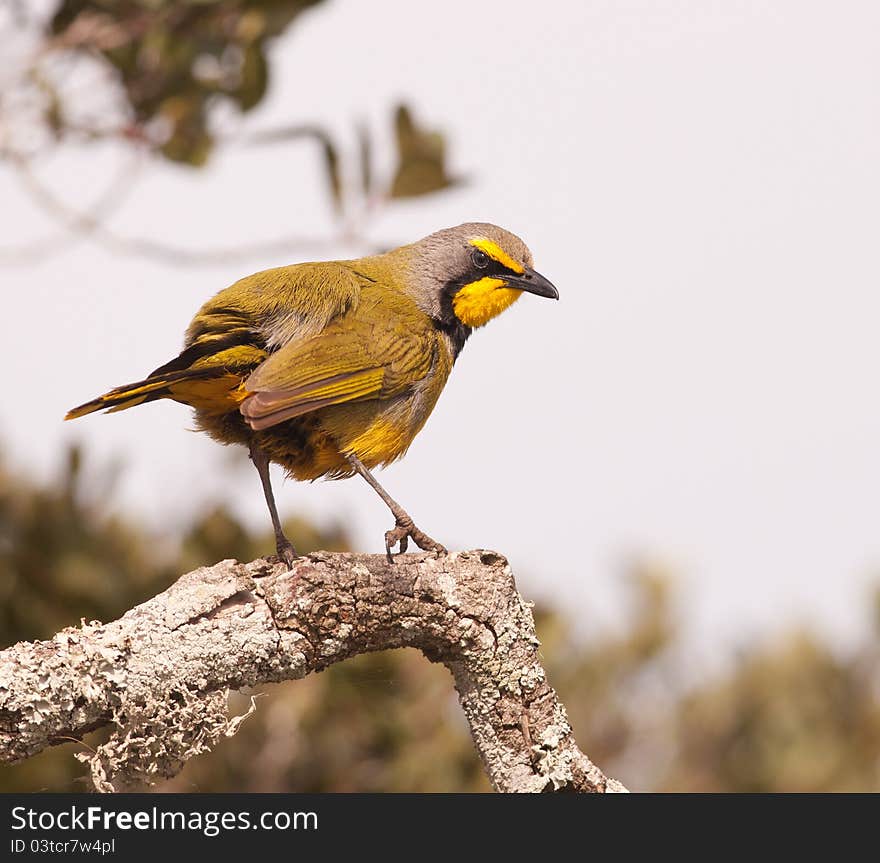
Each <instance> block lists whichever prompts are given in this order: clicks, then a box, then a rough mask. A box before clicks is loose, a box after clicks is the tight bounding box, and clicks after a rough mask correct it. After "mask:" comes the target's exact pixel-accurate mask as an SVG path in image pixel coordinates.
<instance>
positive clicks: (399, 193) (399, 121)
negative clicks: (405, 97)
mask: <svg viewBox="0 0 880 863" xmlns="http://www.w3.org/2000/svg"><path fill="white" fill-rule="evenodd" d="M395 127H396V131H397V170H396V172H395V174H394V179H393V181H392V183H391V197H392V198H414V197H417V196H419V195H427V194H429V193H430V192H439V191H440V190H441V189H448V188H449V187H450V186H453V185H455V184H456V183H458V182H460V181H459V180H457V179H455V178H453V177H450V176H449V174H448V173H447V170H446V141H445V139H444V138H443V135H441V134H440V133H439V132H435V131H431V130H428V129H425V128H422V127H421V126H418V125H417V124H416V123H415V121H414V120H413V118H412V114H411V112H410V110H409V108H408V107H407V106H406V105H399V106H398V108H397V113H396V117H395Z"/></svg>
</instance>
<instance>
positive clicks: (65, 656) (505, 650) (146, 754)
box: [0, 551, 625, 792]
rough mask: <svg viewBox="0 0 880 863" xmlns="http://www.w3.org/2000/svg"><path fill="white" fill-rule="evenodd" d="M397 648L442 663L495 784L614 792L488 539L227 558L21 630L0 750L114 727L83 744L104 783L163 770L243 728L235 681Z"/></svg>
mask: <svg viewBox="0 0 880 863" xmlns="http://www.w3.org/2000/svg"><path fill="white" fill-rule="evenodd" d="M394 647H417V648H419V649H420V650H421V651H422V652H423V653H424V654H425V655H426V656H427V657H428V658H429V659H430V660H432V661H435V662H442V663H443V664H444V665H446V667H447V668H449V670H450V671H451V672H452V675H453V677H454V679H455V687H456V689H457V690H458V695H459V699H460V701H461V705H462V708H463V710H464V712H465V715H466V716H467V719H468V721H469V723H470V727H471V732H472V734H473V738H474V743H475V744H476V747H477V750H478V751H479V753H480V756H481V758H482V760H483V764H484V765H485V767H486V771H487V772H488V774H489V777H490V779H491V781H492V784H493V785H494V787H495V788H496V789H497V790H499V791H532V792H534V791H554V790H566V791H623V790H625V789H624V788H623V786H622V785H621V784H620V783H619V782H616V781H615V780H613V779H609V778H607V777H605V776H604V775H603V774H602V772H601V771H600V770H599V769H598V768H597V767H596V766H595V765H593V764H592V762H591V761H590V760H589V759H588V758H587V756H586V755H584V754H583V753H582V752H581V751H580V750H579V749H578V747H577V744H576V743H575V741H574V737H573V735H572V731H571V727H570V725H569V723H568V718H567V716H566V712H565V708H564V707H563V705H562V704H561V703H560V702H559V700H558V699H557V697H556V693H555V692H554V691H553V689H552V688H551V686H550V685H549V683H548V682H547V680H546V675H545V672H544V669H543V667H542V666H541V662H540V659H539V655H538V647H539V642H538V639H537V638H536V636H535V629H534V621H533V619H532V614H531V611H530V610H529V607H528V606H527V605H526V604H525V602H524V601H523V600H522V597H521V596H520V595H519V593H518V592H517V590H516V585H515V583H514V580H513V576H512V574H511V571H510V567H509V566H508V564H507V561H506V560H504V558H502V557H501V556H500V555H498V554H496V553H495V552H491V551H470V552H461V553H457V554H451V555H449V556H447V557H441V558H436V557H434V556H432V555H426V554H411V555H403V556H401V557H398V558H397V561H396V563H395V564H393V565H390V564H388V562H387V561H386V559H385V557H384V555H355V554H328V553H316V554H312V555H309V556H308V557H303V558H300V559H299V560H298V561H297V562H296V565H295V567H294V569H293V570H292V571H288V570H287V569H286V567H284V566H283V565H280V564H274V563H270V562H268V561H265V560H257V561H254V562H252V563H248V564H241V563H238V562H236V561H231V560H226V561H222V562H221V563H218V564H216V565H215V566H212V567H205V568H202V569H198V570H195V571H194V572H190V573H188V574H187V575H184V576H182V577H181V578H180V579H179V580H178V581H177V582H176V583H175V584H173V585H172V586H171V587H170V588H168V590H166V591H165V592H164V593H161V594H159V595H158V596H156V597H154V598H153V599H151V600H149V601H147V602H145V603H144V604H143V605H139V606H137V607H136V608H133V609H132V610H131V611H129V612H127V613H126V614H125V615H124V616H123V617H121V618H120V619H119V620H116V621H114V622H112V623H108V624H101V623H99V622H92V623H88V624H86V623H83V625H82V626H81V627H80V628H69V629H65V630H63V631H62V632H59V633H58V634H57V635H56V636H55V637H54V638H52V639H51V640H50V641H42V642H21V643H19V644H16V645H14V646H13V647H10V648H8V649H7V650H5V651H3V652H2V653H0V760H3V761H7V762H11V761H18V760H21V759H24V758H28V757H29V756H31V755H34V754H36V753H37V752H40V751H41V750H43V749H45V748H46V747H48V746H52V745H54V744H57V743H62V742H65V741H67V740H70V739H71V738H74V739H81V738H82V736H83V735H84V734H86V733H87V732H89V731H93V730H94V729H96V728H99V727H101V726H104V725H110V726H112V734H111V737H110V740H109V741H108V742H107V743H105V744H103V745H102V746H100V747H99V748H98V749H97V750H91V751H90V752H89V753H81V754H80V755H78V757H79V758H81V759H82V760H84V761H88V762H89V763H90V767H91V775H92V780H93V782H94V784H95V786H96V787H97V788H98V789H99V790H102V791H114V790H120V789H121V788H124V787H126V786H127V785H129V784H131V783H134V782H143V781H144V780H147V781H149V779H150V778H151V777H153V776H156V775H162V776H172V775H174V774H175V773H176V772H177V771H178V770H179V769H180V768H181V767H182V766H183V764H184V763H185V762H186V760H187V759H188V758H190V757H191V756H193V755H195V754H197V753H199V752H203V751H206V750H208V749H210V748H212V747H213V745H214V744H216V743H217V742H219V741H220V740H221V739H222V738H223V737H224V736H229V735H231V734H233V733H234V732H235V730H236V729H237V728H238V725H239V724H240V722H241V719H242V717H239V718H237V719H233V720H229V719H228V717H227V713H226V700H227V694H228V691H229V689H230V688H232V689H238V688H241V687H248V686H255V685H257V684H260V683H266V682H276V681H281V680H289V679H294V678H301V677H304V676H305V675H306V674H309V673H310V672H313V671H320V670H321V669H323V668H326V667H327V666H329V665H331V664H333V663H334V662H339V661H341V660H344V659H347V658H348V657H351V656H355V655H357V654H360V653H366V652H369V651H374V650H384V649H387V648H394ZM252 709H253V708H252Z"/></svg>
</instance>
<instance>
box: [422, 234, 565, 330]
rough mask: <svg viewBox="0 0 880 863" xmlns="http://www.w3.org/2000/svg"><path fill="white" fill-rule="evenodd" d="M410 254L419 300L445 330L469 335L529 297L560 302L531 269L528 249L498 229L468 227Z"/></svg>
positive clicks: (433, 237)
mask: <svg viewBox="0 0 880 863" xmlns="http://www.w3.org/2000/svg"><path fill="white" fill-rule="evenodd" d="M409 248H410V251H411V253H412V255H411V258H410V260H411V264H410V277H411V286H412V289H413V293H414V299H415V300H416V302H417V303H418V304H419V306H420V307H421V308H422V309H423V311H425V312H426V313H427V314H429V315H430V316H431V317H432V318H434V319H435V320H436V321H437V322H438V323H440V324H441V325H443V326H446V327H463V328H466V329H467V332H470V329H472V328H473V327H481V326H483V324H485V323H486V322H487V321H490V320H491V319H492V318H494V317H495V316H496V315H498V314H500V313H501V312H503V311H504V310H505V309H506V308H507V307H508V306H510V305H511V304H513V303H514V302H516V300H518V299H519V298H520V296H522V294H523V293H524V292H525V293H529V294H536V295H537V296H539V297H550V298H551V299H554V300H558V299H559V292H558V291H557V290H556V288H555V287H553V285H552V284H551V283H550V282H549V281H548V280H547V279H545V278H544V277H543V276H542V275H540V274H539V273H536V272H535V270H534V269H533V268H532V265H533V260H532V253H531V252H530V251H529V250H528V248H527V247H526V244H525V243H524V242H523V241H522V240H521V239H520V238H519V237H517V236H516V235H515V234H511V233H510V231H505V230H504V229H503V228H499V227H497V226H496V225H490V224H487V223H485V222H468V223H466V224H464V225H458V227H455V228H446V229H444V230H442V231H437V233H435V234H431V235H430V236H428V237H425V238H424V239H423V240H419V242H417V243H415V244H413V245H412V246H411V247H409Z"/></svg>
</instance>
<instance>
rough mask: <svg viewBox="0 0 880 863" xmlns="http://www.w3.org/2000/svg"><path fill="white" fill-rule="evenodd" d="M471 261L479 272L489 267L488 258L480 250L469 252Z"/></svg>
mask: <svg viewBox="0 0 880 863" xmlns="http://www.w3.org/2000/svg"><path fill="white" fill-rule="evenodd" d="M471 260H472V261H473V262H474V266H475V267H477V268H478V269H480V270H485V269H486V267H488V266H489V256H488V255H487V254H486V253H485V252H483V251H481V250H480V249H474V250H473V251H472V252H471Z"/></svg>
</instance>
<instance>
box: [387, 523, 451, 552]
mask: <svg viewBox="0 0 880 863" xmlns="http://www.w3.org/2000/svg"><path fill="white" fill-rule="evenodd" d="M410 539H411V540H412V541H413V542H414V543H415V544H416V545H417V546H418V547H419V548H420V549H421V550H422V551H433V552H436V553H437V554H438V555H441V554H448V552H447V551H446V549H445V548H444V547H443V546H442V545H440V543H439V542H437V540H434V539H431V537H430V536H428V534H426V533H425V532H424V531H422V530H419V529H418V528H417V527H416V526H415V524H413V520H412V519H411V518H409V517H406V518H398V519H396V524H395V526H394V529H393V530H389V531H387V532H386V533H385V553H386V554H387V555H388V562H389V563H394V558H393V557H392V556H391V549H392V548H394V546H395V545H397V543H400V551H399V552H398V553H399V554H403V553H404V552H405V551H406V549H407V546H408V545H409V541H410Z"/></svg>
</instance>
